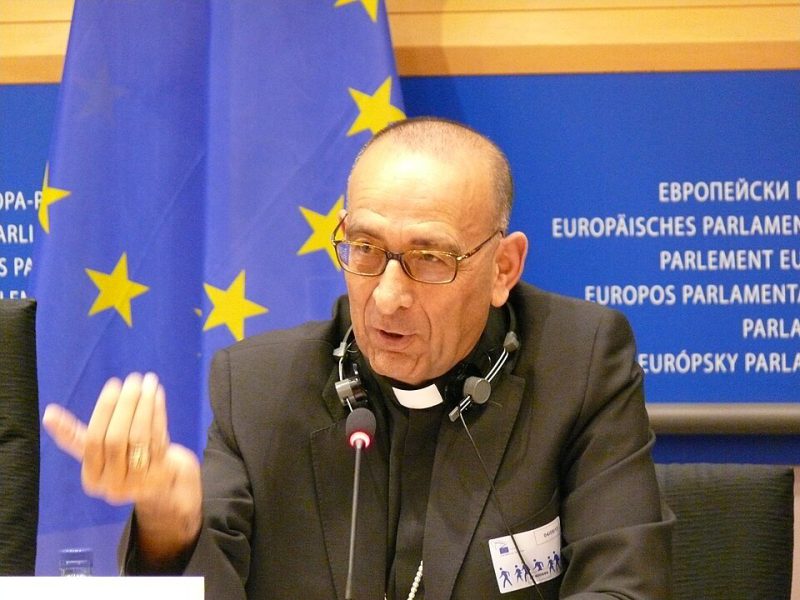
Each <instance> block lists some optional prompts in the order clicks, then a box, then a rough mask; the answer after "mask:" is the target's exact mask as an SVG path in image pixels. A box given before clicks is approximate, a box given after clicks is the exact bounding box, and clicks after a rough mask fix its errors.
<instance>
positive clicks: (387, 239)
mask: <svg viewBox="0 0 800 600" xmlns="http://www.w3.org/2000/svg"><path fill="white" fill-rule="evenodd" d="M345 227H346V231H347V233H348V235H349V236H351V237H352V236H357V235H364V236H368V237H370V238H374V239H376V240H378V241H380V242H382V243H385V244H386V245H387V246H388V245H396V246H398V247H400V246H402V247H412V246H413V247H421V248H435V249H439V250H455V249H457V248H458V247H459V238H458V232H457V231H455V230H452V231H451V229H452V228H451V227H450V226H449V225H448V224H447V223H446V222H443V221H440V220H437V219H424V218H422V219H419V220H418V219H414V218H413V217H403V218H400V219H397V218H393V217H390V216H384V215H381V214H380V213H378V212H376V211H371V210H366V209H361V210H356V211H354V212H353V213H348V215H347V218H346V219H345Z"/></svg>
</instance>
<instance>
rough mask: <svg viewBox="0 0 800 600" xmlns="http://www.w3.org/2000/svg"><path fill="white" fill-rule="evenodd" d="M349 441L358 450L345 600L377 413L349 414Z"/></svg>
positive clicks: (360, 411)
mask: <svg viewBox="0 0 800 600" xmlns="http://www.w3.org/2000/svg"><path fill="white" fill-rule="evenodd" d="M345 432H346V433H347V443H349V444H350V446H351V447H352V448H355V451H356V466H355V469H354V471H353V508H352V512H351V513H350V554H349V556H348V559H347V585H345V591H344V597H345V600H353V593H352V588H353V562H354V557H355V547H356V515H357V514H358V482H359V480H360V479H361V450H363V449H365V448H368V447H369V445H370V442H372V437H373V436H374V435H375V415H374V414H372V411H371V410H369V409H368V408H364V407H360V408H357V409H355V410H354V411H353V412H351V413H350V414H349V415H347V423H346V424H345Z"/></svg>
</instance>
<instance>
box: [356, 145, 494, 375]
mask: <svg viewBox="0 0 800 600" xmlns="http://www.w3.org/2000/svg"><path fill="white" fill-rule="evenodd" d="M485 171H486V170H485V169H484V168H480V169H479V168H476V167H475V165H474V164H470V161H469V160H468V159H467V158H466V157H465V156H462V157H461V158H451V157H448V158H447V159H446V160H440V159H439V158H438V157H432V156H429V155H427V154H423V153H415V152H412V151H409V150H405V149H398V148H397V147H393V146H392V145H391V143H388V142H378V143H376V144H375V145H374V146H372V147H371V148H370V149H369V150H368V151H367V153H366V154H364V155H363V156H362V157H361V159H360V160H359V162H358V165H357V166H356V168H355V170H354V172H353V175H352V177H351V180H350V188H349V198H348V212H347V218H346V220H345V223H344V227H345V235H346V237H347V239H348V240H350V241H362V242H368V243H370V244H373V245H375V246H380V247H382V248H385V249H387V250H390V251H392V252H403V251H406V250H411V249H415V248H416V249H420V248H423V249H429V250H447V251H452V252H455V253H457V254H463V253H465V252H467V251H469V250H471V249H472V248H474V247H475V246H477V245H478V244H480V243H481V242H482V241H483V240H485V239H486V238H487V237H489V236H490V235H491V234H492V233H493V231H494V229H495V227H496V219H495V212H494V210H493V201H492V197H491V188H490V181H489V177H488V174H487V173H486V172H485ZM499 239H500V236H497V238H496V239H492V240H491V241H490V242H489V243H488V244H486V246H484V247H483V248H482V249H481V250H480V251H479V252H478V253H477V254H475V255H474V256H471V257H470V258H468V259H466V260H464V261H462V262H461V264H460V265H459V267H458V275H457V276H456V279H455V280H454V281H453V282H451V283H447V284H429V283H420V282H417V281H414V280H412V279H411V278H409V277H408V276H407V275H406V274H405V272H404V271H403V268H402V266H401V265H400V263H399V262H398V261H397V260H390V261H389V263H388V265H387V266H386V270H385V271H384V273H383V274H382V275H379V276H376V277H365V276H361V275H354V274H352V273H346V274H345V280H346V283H347V290H348V294H349V297H350V315H351V318H352V321H353V329H354V331H355V336H356V340H357V342H358V346H359V348H360V349H361V351H362V352H363V353H364V355H365V356H366V357H367V359H368V360H369V362H370V365H371V366H372V368H373V369H374V370H375V371H376V372H377V373H379V374H381V375H384V376H387V377H390V378H392V379H395V380H398V381H401V382H404V383H407V384H409V385H419V384H422V383H424V382H426V381H429V380H431V379H433V378H435V377H437V376H439V375H442V374H444V373H445V372H447V371H448V370H449V369H450V368H451V367H453V366H454V365H455V364H457V363H458V362H459V361H460V360H462V359H463V358H465V357H466V356H467V354H468V353H469V352H470V350H471V349H472V348H473V346H474V345H475V344H476V343H477V341H478V338H479V337H480V334H481V332H482V331H483V328H484V326H485V324H486V319H487V315H488V311H489V307H490V305H491V304H492V297H493V296H492V295H493V286H494V280H495V273H496V265H495V251H496V249H497V245H498V240H499Z"/></svg>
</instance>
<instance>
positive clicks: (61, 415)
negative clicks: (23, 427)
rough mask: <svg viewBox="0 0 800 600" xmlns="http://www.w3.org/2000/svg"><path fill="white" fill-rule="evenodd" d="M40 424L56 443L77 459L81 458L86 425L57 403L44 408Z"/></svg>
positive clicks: (84, 443) (84, 444) (84, 445)
mask: <svg viewBox="0 0 800 600" xmlns="http://www.w3.org/2000/svg"><path fill="white" fill-rule="evenodd" d="M42 425H43V426H44V429H45V431H47V433H48V434H49V435H50V437H51V438H53V441H54V442H55V443H56V445H57V446H58V447H59V448H61V449H62V450H63V451H64V452H66V453H67V454H69V455H70V456H72V457H73V458H74V459H76V460H78V461H82V460H83V453H84V449H85V447H86V425H84V424H83V423H81V421H80V420H79V419H78V418H77V417H76V416H75V415H73V414H72V413H71V412H69V411H68V410H67V409H65V408H62V407H61V406H59V405H58V404H48V405H47V408H45V409H44V416H43V417H42Z"/></svg>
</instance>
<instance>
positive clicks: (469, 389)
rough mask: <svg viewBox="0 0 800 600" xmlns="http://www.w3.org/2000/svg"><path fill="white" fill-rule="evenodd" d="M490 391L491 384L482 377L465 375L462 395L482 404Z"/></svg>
mask: <svg viewBox="0 0 800 600" xmlns="http://www.w3.org/2000/svg"><path fill="white" fill-rule="evenodd" d="M491 393H492V384H491V383H489V382H488V381H487V380H486V379H484V378H483V377H474V376H473V377H467V378H466V379H465V380H464V389H463V394H464V397H466V396H470V397H471V398H472V401H473V402H474V403H475V404H484V403H485V402H486V401H487V400H488V399H489V395H490V394H491Z"/></svg>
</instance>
